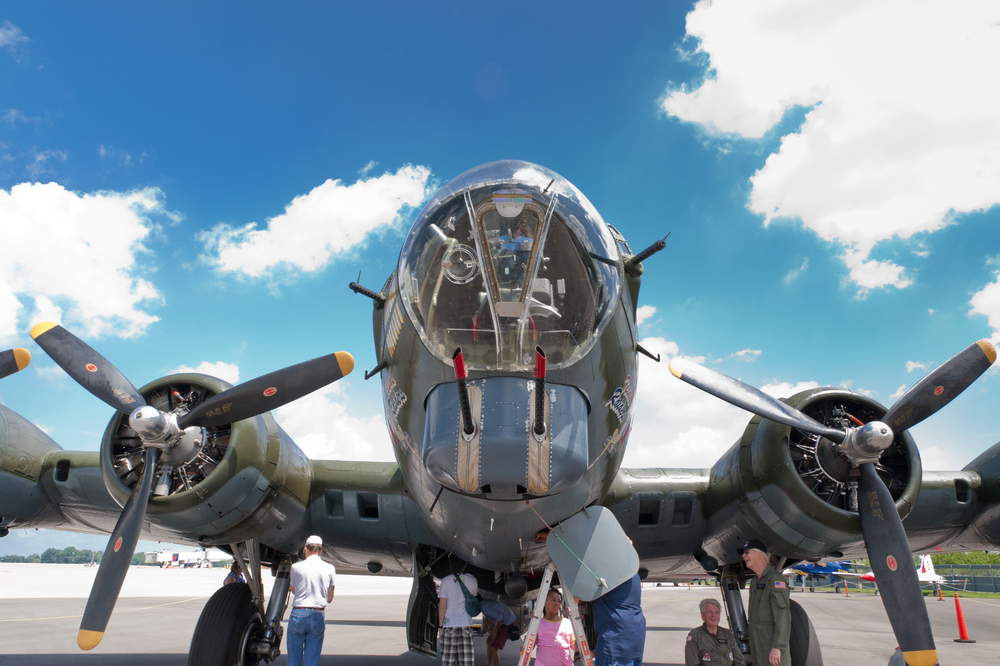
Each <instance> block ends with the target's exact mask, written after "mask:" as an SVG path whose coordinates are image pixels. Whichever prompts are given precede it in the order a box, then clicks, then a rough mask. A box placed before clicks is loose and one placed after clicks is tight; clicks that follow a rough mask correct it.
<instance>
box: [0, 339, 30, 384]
mask: <svg viewBox="0 0 1000 666" xmlns="http://www.w3.org/2000/svg"><path fill="white" fill-rule="evenodd" d="M29 363H31V352H29V351H28V350H27V349H23V348H21V347H18V348H17V349H8V350H7V351H3V352H0V379H3V378H4V377H7V376H8V375H12V374H14V373H15V372H18V371H20V370H24V369H25V368H27V367H28V364H29Z"/></svg>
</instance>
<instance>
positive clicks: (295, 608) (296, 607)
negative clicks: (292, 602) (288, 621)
mask: <svg viewBox="0 0 1000 666" xmlns="http://www.w3.org/2000/svg"><path fill="white" fill-rule="evenodd" d="M292 610H315V611H321V610H326V609H325V608H320V607H319V606H295V607H294V608H292Z"/></svg>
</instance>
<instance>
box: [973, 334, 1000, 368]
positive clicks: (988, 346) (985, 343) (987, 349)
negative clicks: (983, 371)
mask: <svg viewBox="0 0 1000 666" xmlns="http://www.w3.org/2000/svg"><path fill="white" fill-rule="evenodd" d="M976 344H977V345H979V348H980V349H982V350H983V353H984V354H986V358H988V359H990V365H992V364H993V363H995V362H996V360H997V348H996V347H994V346H993V343H992V342H990V341H989V340H980V341H979V342H977V343H976Z"/></svg>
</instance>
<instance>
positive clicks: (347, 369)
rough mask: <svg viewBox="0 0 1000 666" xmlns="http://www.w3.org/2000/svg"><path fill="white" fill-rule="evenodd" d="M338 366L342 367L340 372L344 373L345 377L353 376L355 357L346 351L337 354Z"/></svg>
mask: <svg viewBox="0 0 1000 666" xmlns="http://www.w3.org/2000/svg"><path fill="white" fill-rule="evenodd" d="M336 355H337V365H339V366H340V371H341V372H342V373H344V376H345V377H346V376H347V375H349V374H351V371H352V370H354V357H353V356H351V355H350V354H348V353H347V352H345V351H341V352H337V354H336Z"/></svg>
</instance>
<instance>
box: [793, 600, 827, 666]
mask: <svg viewBox="0 0 1000 666" xmlns="http://www.w3.org/2000/svg"><path fill="white" fill-rule="evenodd" d="M790 608H791V611H792V631H791V636H790V637H789V640H788V649H789V652H790V653H791V654H790V656H791V658H792V666H823V653H822V651H821V650H820V647H819V637H818V636H817V635H816V629H815V628H813V625H812V621H810V620H809V616H808V615H807V614H806V611H805V609H804V608H802V606H800V605H799V604H798V602H797V601H792V602H791V607H790Z"/></svg>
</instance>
